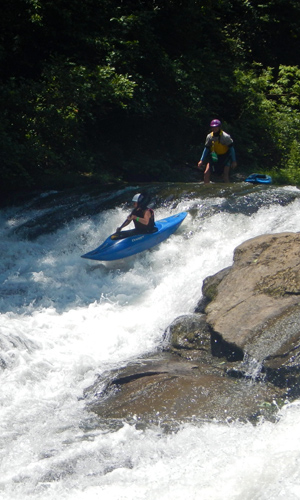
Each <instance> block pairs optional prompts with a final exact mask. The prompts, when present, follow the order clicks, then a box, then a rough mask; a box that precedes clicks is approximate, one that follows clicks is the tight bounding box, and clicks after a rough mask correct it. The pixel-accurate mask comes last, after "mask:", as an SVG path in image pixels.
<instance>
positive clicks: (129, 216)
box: [116, 214, 133, 233]
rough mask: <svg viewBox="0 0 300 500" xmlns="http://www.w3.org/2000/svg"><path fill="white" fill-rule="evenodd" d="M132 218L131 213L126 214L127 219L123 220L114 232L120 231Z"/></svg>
mask: <svg viewBox="0 0 300 500" xmlns="http://www.w3.org/2000/svg"><path fill="white" fill-rule="evenodd" d="M132 220H133V219H132V215H131V214H130V215H128V217H127V220H126V221H125V222H123V224H122V226H120V227H117V230H116V233H119V232H120V231H121V229H123V227H126V226H128V224H130V222H131V221H132Z"/></svg>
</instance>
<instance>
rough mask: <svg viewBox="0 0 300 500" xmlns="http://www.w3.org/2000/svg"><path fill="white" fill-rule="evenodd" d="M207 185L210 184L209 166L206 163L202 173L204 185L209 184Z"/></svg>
mask: <svg viewBox="0 0 300 500" xmlns="http://www.w3.org/2000/svg"><path fill="white" fill-rule="evenodd" d="M209 183H210V165H209V163H208V164H207V165H206V169H205V171H204V184H209Z"/></svg>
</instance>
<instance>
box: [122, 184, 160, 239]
mask: <svg viewBox="0 0 300 500" xmlns="http://www.w3.org/2000/svg"><path fill="white" fill-rule="evenodd" d="M149 201H150V199H149V197H148V196H147V195H146V194H144V193H137V194H135V195H134V197H133V198H132V202H133V205H134V209H133V211H132V212H131V214H130V215H129V216H128V217H127V219H126V221H125V222H124V223H123V224H122V226H120V227H118V228H117V231H116V232H117V233H120V231H121V229H123V227H126V226H128V224H130V223H131V222H133V223H134V226H135V231H136V233H138V234H139V233H153V232H154V231H155V230H156V228H155V222H154V212H153V210H152V208H148V206H147V205H148V203H149Z"/></svg>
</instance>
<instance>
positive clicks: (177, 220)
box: [81, 212, 187, 260]
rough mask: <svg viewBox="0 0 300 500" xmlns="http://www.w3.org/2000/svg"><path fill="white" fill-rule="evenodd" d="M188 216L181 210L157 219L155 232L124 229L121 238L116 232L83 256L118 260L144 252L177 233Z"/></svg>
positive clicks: (85, 257) (94, 258) (93, 258)
mask: <svg viewBox="0 0 300 500" xmlns="http://www.w3.org/2000/svg"><path fill="white" fill-rule="evenodd" d="M186 216H187V212H180V213H179V214H176V215H171V216H170V217H166V218H165V219H161V220H158V221H156V222H155V226H156V231H155V232H153V233H146V234H137V233H136V232H135V231H122V232H121V234H122V237H121V238H120V239H119V238H118V236H117V234H116V233H115V234H112V235H111V236H109V237H108V238H107V239H106V240H105V241H104V243H102V245H100V246H99V247H98V248H96V249H95V250H92V251H91V252H88V253H86V254H84V255H82V256H81V257H82V258H83V259H92V260H118V259H124V258H125V257H130V256H131V255H135V254H136V253H140V252H143V251H144V250H148V249H149V248H152V247H154V246H155V245H158V244H159V243H161V242H162V241H164V240H166V239H167V238H168V237H169V236H171V234H173V233H175V231H176V229H178V227H179V226H180V224H181V223H182V221H183V220H184V219H185V218H186ZM126 233H128V236H127V237H124V235H126ZM133 233H134V234H133Z"/></svg>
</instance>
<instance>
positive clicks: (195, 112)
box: [0, 0, 300, 190]
mask: <svg viewBox="0 0 300 500" xmlns="http://www.w3.org/2000/svg"><path fill="white" fill-rule="evenodd" d="M299 14H300V7H299V2H297V1H296V0H271V1H269V2H265V3H261V2H259V1H258V0H253V1H251V2H250V1H248V0H228V1H225V0H216V1H215V2H211V0H201V1H200V0H186V1H183V0H160V1H158V0H154V1H153V0H139V1H133V0H127V1H126V2H124V1H121V0H101V2H99V0H73V2H71V3H70V2H67V1H66V0H55V1H54V0H44V1H43V2H42V1H41V0H11V1H10V2H6V4H5V5H4V7H3V12H2V16H1V19H0V29H1V39H0V65H1V81H0V104H1V109H3V110H4V111H3V116H2V120H1V124H0V145H1V150H0V162H1V163H0V172H1V176H2V180H3V189H11V190H13V189H21V188H22V189H23V188H24V187H26V188H31V187H34V186H36V187H38V186H41V185H44V184H43V182H44V179H45V175H46V174H47V175H48V174H49V173H53V174H59V175H61V174H62V173H63V174H64V175H65V176H66V177H67V176H68V175H70V176H71V175H76V174H86V173H88V174H89V175H92V174H94V175H97V176H100V177H102V179H103V182H108V180H113V179H117V178H118V179H119V178H123V179H124V180H133V181H134V180H135V179H145V180H147V181H148V180H162V179H164V180H165V179H170V180H174V175H175V174H174V169H173V168H172V166H173V165H174V164H175V163H176V164H183V163H186V162H187V161H189V162H194V163H195V164H196V162H197V161H198V159H199V156H200V154H201V151H202V148H203V142H204V138H205V135H206V133H207V128H208V123H209V121H210V120H211V119H212V118H214V117H219V118H220V119H221V120H222V121H223V123H224V128H225V129H226V130H228V131H229V132H230V133H232V135H233V138H234V140H235V145H236V150H237V155H238V163H239V165H241V166H242V167H243V168H248V169H251V170H252V171H253V170H254V169H255V170H259V169H266V170H268V171H271V172H272V175H274V176H276V178H277V179H278V180H280V181H282V182H291V183H299V173H298V171H299V168H298V165H299V155H300V153H299V146H298V137H299V127H300V116H299V112H300V95H299V94H300V83H299V82H300V70H299V68H298V66H297V64H298V60H297V57H298V53H299V51H300V23H299ZM249 26H251V29H249Z"/></svg>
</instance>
